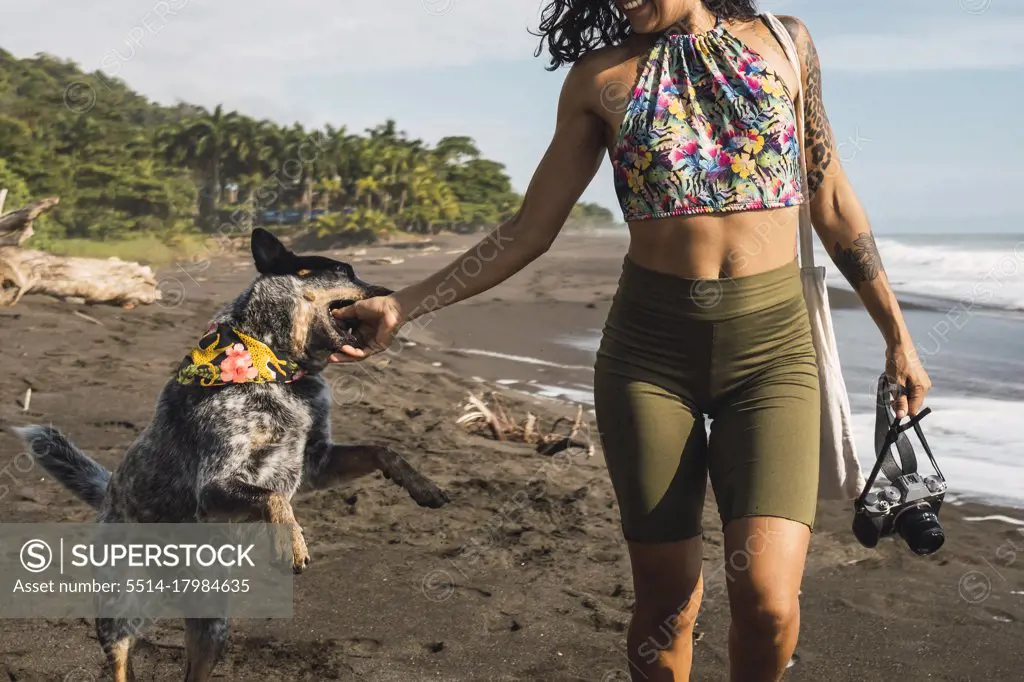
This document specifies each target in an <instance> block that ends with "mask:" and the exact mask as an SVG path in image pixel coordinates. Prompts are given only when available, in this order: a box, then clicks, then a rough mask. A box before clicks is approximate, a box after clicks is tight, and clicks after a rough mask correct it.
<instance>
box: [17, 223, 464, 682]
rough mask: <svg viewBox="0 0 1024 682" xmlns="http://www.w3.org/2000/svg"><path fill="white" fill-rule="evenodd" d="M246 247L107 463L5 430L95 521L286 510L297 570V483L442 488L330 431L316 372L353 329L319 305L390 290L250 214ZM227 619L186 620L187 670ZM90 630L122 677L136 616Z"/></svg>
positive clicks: (424, 499)
mask: <svg viewBox="0 0 1024 682" xmlns="http://www.w3.org/2000/svg"><path fill="white" fill-rule="evenodd" d="M251 248H252V255H253V260H254V261H255V265H256V270H257V272H258V273H259V274H258V276H257V278H256V279H255V280H254V281H253V283H252V284H251V285H250V286H249V287H248V288H247V289H246V290H245V291H244V292H242V294H241V295H240V296H239V297H238V298H236V299H235V300H234V301H232V302H231V303H229V304H228V305H227V306H225V307H224V308H222V309H221V310H220V311H219V312H217V313H216V314H215V316H214V317H213V319H212V321H211V324H210V327H209V328H208V330H207V332H208V333H207V335H206V336H204V337H203V340H202V341H200V343H199V346H198V347H197V348H196V349H195V350H193V351H192V353H191V355H190V356H188V357H186V358H185V361H183V363H182V366H181V367H180V368H179V372H178V373H177V375H176V376H175V377H174V378H172V379H171V380H169V381H168V382H167V384H166V385H165V386H164V389H163V391H162V393H161V394H160V397H159V400H158V402H157V405H156V410H155V413H154V415H153V420H152V421H151V422H150V424H149V425H148V426H147V427H146V429H145V430H144V431H143V432H142V433H141V434H140V435H139V437H138V438H137V439H136V440H135V442H133V443H132V444H131V445H130V446H129V447H128V450H127V451H126V452H125V455H124V459H123V460H122V462H121V464H120V466H119V467H118V468H117V470H116V471H114V472H113V473H111V472H109V471H107V470H106V469H105V468H104V467H102V466H101V465H99V464H98V463H97V462H95V461H94V460H93V459H91V458H90V457H89V456H88V455H86V454H85V453H84V452H82V451H81V450H79V449H78V448H77V447H75V446H74V445H73V444H72V443H71V442H70V441H69V440H68V439H67V438H65V437H64V436H63V435H62V434H61V433H60V432H59V431H57V430H55V429H52V428H50V427H45V426H27V427H20V428H17V429H15V431H16V432H17V434H18V435H19V436H20V437H21V438H22V439H23V440H24V441H25V442H26V443H27V444H28V446H29V449H30V451H31V452H32V454H33V456H34V457H35V458H36V459H37V461H39V463H40V464H41V465H42V466H43V467H44V468H45V469H46V470H47V471H48V472H49V473H50V474H52V475H53V476H54V478H56V479H57V480H58V481H60V482H61V483H62V484H63V485H64V486H66V487H67V488H69V489H70V490H71V492H73V493H74V494H75V495H77V496H78V497H79V498H81V499H82V500H84V501H85V502H87V503H89V504H90V505H92V506H93V507H94V508H96V509H98V510H99V522H101V523H195V522H203V521H208V522H209V521H220V520H223V519H230V520H243V521H263V522H267V523H275V524H286V525H287V526H288V527H289V528H290V536H291V547H290V550H291V562H292V570H293V571H294V572H295V573H300V572H302V571H303V570H305V568H306V567H307V566H308V565H309V562H310V560H309V553H308V551H307V548H306V543H305V540H304V539H303V535H302V529H301V528H300V527H299V525H298V523H297V522H296V519H295V515H294V513H293V511H292V506H291V499H292V496H293V495H294V494H295V492H296V490H298V489H299V487H300V484H301V485H303V486H305V487H308V488H324V487H327V486H330V485H334V484H338V483H343V482H345V481H349V480H352V479H355V478H358V477H361V476H365V475H368V474H370V473H373V472H375V471H381V472H382V473H383V474H384V476H385V477H386V478H388V479H390V480H391V481H393V482H394V483H396V484H398V485H400V486H402V487H403V488H404V489H405V490H406V491H408V493H409V495H410V496H411V497H412V498H413V500H415V501H416V502H417V503H418V504H419V505H421V506H424V507H430V508H438V507H441V506H443V505H444V504H445V503H447V502H449V501H450V500H449V498H448V496H447V494H446V493H445V492H444V491H442V490H441V489H440V488H439V487H438V486H437V485H436V484H435V483H434V482H432V481H431V480H429V479H428V478H426V477H425V476H423V475H422V474H421V473H419V472H418V471H417V470H416V469H415V468H413V467H412V466H411V465H410V464H409V463H408V462H407V461H406V460H405V459H403V458H402V457H401V456H400V455H399V454H397V453H396V452H394V451H393V450H391V449H390V448H388V447H384V446H378V445H339V444H335V443H332V442H331V429H330V407H331V398H330V391H329V389H328V386H327V383H326V381H324V379H323V378H322V377H321V376H320V372H321V371H322V370H323V369H324V368H325V367H326V366H327V365H328V363H329V358H330V355H331V354H332V353H335V352H337V351H339V350H340V349H341V347H342V346H343V345H345V344H349V345H352V346H357V345H358V343H359V340H358V338H357V335H356V334H355V333H354V328H353V327H352V325H351V323H349V322H341V321H338V320H335V319H334V318H333V317H332V315H331V310H333V309H335V308H339V307H344V306H346V305H350V304H351V303H352V302H354V301H356V300H360V299H363V298H370V297H373V296H380V295H387V294H389V293H391V291H390V290H388V289H386V288H384V287H379V286H374V285H371V284H367V283H366V282H363V281H361V280H360V279H358V278H357V277H356V275H355V272H354V271H353V269H352V267H351V266H350V265H349V264H347V263H343V262H341V261H337V260H333V259H331V258H326V257H323V256H299V255H296V254H295V253H293V252H291V251H290V250H289V249H287V248H286V247H285V246H284V245H283V244H282V243H281V242H280V241H279V240H278V239H277V238H276V237H274V236H273V235H272V234H271V233H270V232H268V231H266V230H264V229H262V228H256V229H255V230H254V231H253V233H252V237H251ZM357 324H358V323H357ZM234 341H239V343H237V344H236V343H233V342H234ZM283 349H286V350H287V357H285V358H282V357H280V355H283V353H281V352H280V351H282V350H283ZM218 356H219V357H223V358H224V360H222V361H221V362H220V365H219V367H218V366H217V364H216V358H217V357H218ZM254 358H255V359H256V360H254ZM257 360H258V361H257ZM227 632H228V627H227V619H215V618H203V619H187V620H186V623H185V645H186V652H187V665H186V672H185V680H186V682H202V681H204V680H207V679H209V678H210V676H211V673H212V670H213V668H214V666H215V665H216V663H217V661H218V660H219V658H220V656H221V654H222V653H223V650H224V647H225V645H226V642H227ZM96 633H97V636H98V638H99V642H100V644H101V645H102V647H103V651H104V652H105V653H106V656H107V660H108V663H109V665H110V667H111V669H112V673H113V678H114V682H131V681H133V680H134V677H135V676H134V672H133V670H132V663H131V658H130V654H131V649H132V645H133V643H134V641H135V637H136V633H135V632H134V629H133V628H132V627H131V626H130V624H129V623H128V622H127V621H126V620H124V619H112V618H100V619H98V620H97V621H96Z"/></svg>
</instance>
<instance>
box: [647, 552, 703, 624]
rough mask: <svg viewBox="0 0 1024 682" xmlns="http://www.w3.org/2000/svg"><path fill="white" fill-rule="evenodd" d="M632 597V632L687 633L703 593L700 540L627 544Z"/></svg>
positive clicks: (695, 615)
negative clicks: (663, 631)
mask: <svg viewBox="0 0 1024 682" xmlns="http://www.w3.org/2000/svg"><path fill="white" fill-rule="evenodd" d="M629 547H630V561H631V564H632V568H633V587H634V591H635V593H636V604H635V606H634V614H633V622H634V626H635V627H634V629H639V630H641V631H656V630H659V629H665V630H667V631H668V632H672V631H673V630H690V629H692V627H693V622H694V621H695V620H696V617H697V611H698V610H699V609H700V600H701V596H702V595H703V593H704V581H703V579H702V577H701V564H702V556H703V550H702V543H701V538H700V536H698V537H696V538H692V539H690V540H682V541H679V542H672V543H660V544H640V543H632V542H631V543H629Z"/></svg>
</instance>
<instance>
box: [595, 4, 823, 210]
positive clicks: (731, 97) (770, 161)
mask: <svg viewBox="0 0 1024 682" xmlns="http://www.w3.org/2000/svg"><path fill="white" fill-rule="evenodd" d="M646 59H647V62H646V64H645V65H644V67H643V70H642V73H641V76H640V80H639V81H638V83H637V85H636V88H635V89H634V91H633V93H632V97H631V98H630V101H629V103H628V105H627V108H626V112H625V117H624V119H623V121H622V127H621V128H620V130H619V135H618V138H617V140H616V143H615V147H614V149H613V154H612V157H611V161H612V168H613V171H614V174H615V191H616V194H618V197H619V203H620V204H621V205H622V213H623V217H624V218H625V220H626V221H627V222H628V221H632V220H647V219H652V218H665V217H669V216H680V215H691V214H696V213H718V212H724V211H746V210H754V209H763V208H776V207H780V206H793V205H796V204H800V203H802V202H803V200H804V197H803V193H802V191H801V186H800V153H801V151H800V143H799V140H797V133H796V126H797V118H796V107H795V105H794V103H793V98H792V97H791V96H790V94H789V92H788V90H787V88H786V85H785V83H784V82H783V81H782V79H780V78H779V77H778V75H777V74H776V73H775V72H774V71H773V70H772V68H771V66H769V65H768V63H767V62H766V61H765V59H764V58H763V57H761V56H760V55H759V54H757V53H756V52H754V51H752V50H751V49H749V48H748V47H747V46H746V45H744V44H743V42H742V41H740V40H739V39H738V38H737V37H735V36H733V35H732V34H731V33H729V32H728V31H727V30H726V28H725V26H724V25H723V23H722V21H721V19H719V20H718V22H717V24H716V25H715V27H714V28H713V29H711V30H710V31H708V32H706V33H701V34H693V35H690V34H678V33H665V34H664V35H662V36H661V37H660V38H659V39H658V41H657V42H656V43H655V45H654V47H653V48H652V49H651V52H650V54H649V55H648V56H647V58H646Z"/></svg>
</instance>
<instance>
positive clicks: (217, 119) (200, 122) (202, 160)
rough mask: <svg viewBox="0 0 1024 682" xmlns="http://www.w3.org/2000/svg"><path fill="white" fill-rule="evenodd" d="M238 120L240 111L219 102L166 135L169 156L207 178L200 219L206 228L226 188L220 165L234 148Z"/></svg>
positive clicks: (213, 217)
mask: <svg viewBox="0 0 1024 682" xmlns="http://www.w3.org/2000/svg"><path fill="white" fill-rule="evenodd" d="M239 120H240V117H239V115H238V113H237V112H234V111H230V112H227V113H225V112H224V109H223V107H222V106H221V105H220V104H218V105H217V107H216V108H215V109H214V110H213V112H212V113H210V112H206V111H205V110H204V114H203V115H202V116H200V117H198V118H195V119H189V120H186V121H185V122H183V123H182V124H181V125H180V126H178V127H177V128H176V129H175V130H174V131H173V132H169V133H168V134H167V135H166V136H165V138H164V144H165V154H166V157H167V159H168V160H169V161H171V162H181V163H185V164H188V165H189V166H190V167H192V168H195V169H196V170H197V171H198V172H199V174H200V177H201V179H202V180H203V181H204V182H203V183H202V187H203V191H201V192H200V205H199V220H200V222H201V223H203V224H204V225H206V226H207V227H212V224H211V221H214V220H215V214H216V212H217V204H218V202H219V201H220V194H221V191H222V190H223V186H222V183H221V168H222V166H223V163H224V160H225V158H227V156H228V154H229V153H230V151H231V147H232V139H231V138H232V135H233V134H234V133H235V131H236V129H237V126H238V123H239Z"/></svg>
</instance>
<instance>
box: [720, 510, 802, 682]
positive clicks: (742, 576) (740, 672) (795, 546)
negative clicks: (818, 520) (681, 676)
mask: <svg viewBox="0 0 1024 682" xmlns="http://www.w3.org/2000/svg"><path fill="white" fill-rule="evenodd" d="M810 536H811V532H810V529H809V528H808V527H807V526H806V525H804V524H803V523H799V522H797V521H791V520H789V519H783V518H779V517H772V516H750V517H745V518H741V519H736V520H735V521H732V522H730V523H729V524H728V525H727V526H726V528H725V557H726V559H725V567H726V578H727V580H728V590H729V611H730V613H731V615H732V624H731V625H730V627H729V680H730V682H776V681H777V680H778V679H780V678H781V677H782V674H783V672H785V670H786V664H787V663H788V662H789V659H790V657H791V656H792V655H793V651H794V650H795V649H796V642H797V637H798V635H799V633H800V602H799V595H800V581H801V579H802V577H803V572H804V559H805V557H806V555H807V543H808V542H809V540H810Z"/></svg>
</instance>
